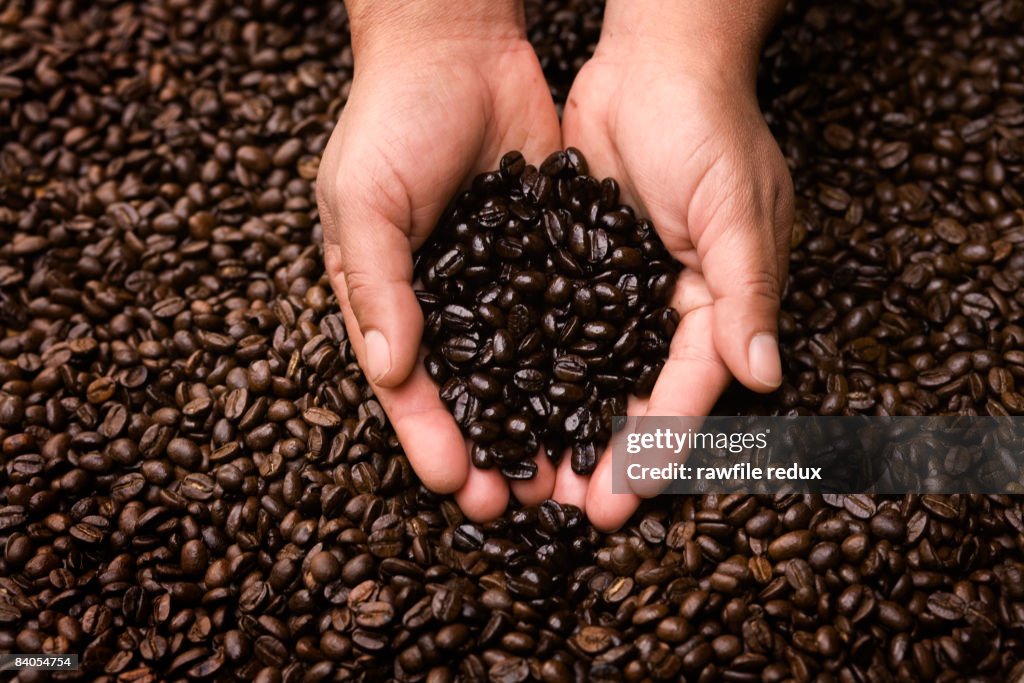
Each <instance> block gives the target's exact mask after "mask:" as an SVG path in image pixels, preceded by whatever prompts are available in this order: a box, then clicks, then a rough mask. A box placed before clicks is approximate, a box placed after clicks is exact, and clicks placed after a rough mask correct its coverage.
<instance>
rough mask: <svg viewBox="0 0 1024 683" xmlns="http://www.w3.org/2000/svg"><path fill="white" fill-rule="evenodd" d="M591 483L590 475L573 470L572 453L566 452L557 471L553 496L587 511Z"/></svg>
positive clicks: (558, 500)
mask: <svg viewBox="0 0 1024 683" xmlns="http://www.w3.org/2000/svg"><path fill="white" fill-rule="evenodd" d="M589 485H590V477H589V476H588V475H584V474H576V473H575V472H573V471H572V455H571V453H569V452H567V453H565V454H564V455H563V456H562V460H561V461H560V462H559V463H558V469H557V471H556V473H555V488H554V490H553V491H552V492H551V497H552V498H554V499H555V501H557V502H558V503H561V504H562V505H575V506H576V507H578V508H579V509H580V510H583V511H584V512H585V511H586V510H585V508H586V504H587V487H588V486H589Z"/></svg>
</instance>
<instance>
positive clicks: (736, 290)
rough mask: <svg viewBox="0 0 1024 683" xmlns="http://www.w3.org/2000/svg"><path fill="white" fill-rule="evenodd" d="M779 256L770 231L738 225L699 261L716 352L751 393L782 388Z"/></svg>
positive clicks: (767, 227) (724, 235)
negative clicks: (711, 314) (711, 310)
mask: <svg viewBox="0 0 1024 683" xmlns="http://www.w3.org/2000/svg"><path fill="white" fill-rule="evenodd" d="M777 252H778V247H777V244H776V241H775V235H774V231H773V227H772V226H770V225H768V226H752V227H750V228H744V227H743V226H739V225H736V226H734V227H733V228H731V229H729V230H726V231H723V233H722V234H720V235H718V236H716V241H715V243H714V245H713V246H712V247H711V248H710V249H708V251H707V252H706V253H705V254H704V255H703V257H702V259H701V267H702V270H703V273H704V276H705V278H706V280H707V283H708V288H709V290H710V292H711V295H712V296H713V297H714V320H713V326H712V329H713V334H714V342H715V348H716V349H717V350H718V353H719V354H720V355H721V357H722V359H723V360H724V361H725V364H726V365H727V366H728V368H729V369H730V370H731V371H732V373H733V374H734V375H735V376H736V378H737V379H738V380H740V381H741V382H742V383H743V384H745V385H746V386H748V387H750V388H751V389H754V390H755V391H763V392H764V391H772V390H774V389H777V388H778V387H779V385H781V384H782V363H781V361H780V359H779V345H778V316H779V297H780V294H781V291H780V290H781V287H780V282H779V265H778V263H779V262H778V253H777Z"/></svg>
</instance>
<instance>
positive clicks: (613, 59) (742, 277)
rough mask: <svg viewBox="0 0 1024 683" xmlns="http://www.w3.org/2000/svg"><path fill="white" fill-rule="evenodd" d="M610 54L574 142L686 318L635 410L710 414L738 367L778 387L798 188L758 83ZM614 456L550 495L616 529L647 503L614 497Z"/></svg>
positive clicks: (581, 100)
mask: <svg viewBox="0 0 1024 683" xmlns="http://www.w3.org/2000/svg"><path fill="white" fill-rule="evenodd" d="M607 21H608V19H607V18H606V22H607ZM606 26H607V24H606ZM604 42H605V38H604V37H602V43H604ZM612 44H613V45H615V43H614V41H613V43H612ZM605 47H606V46H605V45H601V46H599V47H598V51H597V54H596V55H595V57H594V58H593V59H592V60H591V61H590V62H589V63H588V64H586V65H585V66H584V68H583V70H582V71H581V72H580V74H579V75H578V77H577V79H576V82H575V83H574V85H573V88H572V90H571V92H570V95H569V100H568V103H567V105H566V109H565V114H564V126H563V132H564V142H565V144H566V145H567V146H575V147H578V148H580V149H581V150H583V151H584V152H585V153H586V155H587V158H588V160H589V162H590V167H591V172H592V173H595V174H600V175H603V176H612V177H615V178H617V179H619V181H620V183H621V186H622V192H623V196H624V197H626V198H627V200H628V201H631V202H633V203H635V205H637V207H638V209H639V210H640V212H641V213H642V214H643V215H646V216H648V217H650V219H651V220H652V222H653V223H654V225H655V228H656V229H657V231H658V234H659V235H660V236H661V238H662V240H663V241H664V243H665V246H666V247H667V248H668V250H669V251H670V252H671V253H672V254H673V256H675V257H676V258H677V259H678V260H679V261H680V262H682V263H683V265H684V266H685V268H686V270H684V271H683V273H682V274H681V276H680V278H679V281H678V283H677V287H676V290H675V294H674V299H673V305H674V306H675V307H676V308H677V309H678V310H679V313H680V316H681V318H682V320H681V323H680V325H679V328H678V330H677V332H676V334H675V337H674V338H673V340H672V344H671V348H670V352H669V359H668V361H667V362H666V364H665V367H664V369H663V370H662V372H661V375H660V377H659V379H658V382H657V383H656V385H655V387H654V390H653V393H652V395H651V397H650V399H649V400H647V401H633V402H632V403H631V405H630V409H629V414H631V415H643V414H647V415H692V416H699V415H706V414H708V412H710V410H711V409H712V407H713V406H714V404H715V402H716V400H717V399H718V397H719V396H720V395H721V393H722V392H723V391H724V390H725V388H726V387H727V386H728V383H729V381H730V371H731V373H732V375H735V376H736V378H738V379H739V380H740V381H741V382H742V383H743V384H745V385H746V386H748V387H750V388H751V389H754V390H757V391H771V390H773V389H775V388H777V387H778V386H779V385H780V383H781V381H782V373H781V366H780V361H779V354H778V344H777V316H778V311H779V300H780V295H781V291H782V288H783V284H784V283H785V281H786V267H787V257H788V248H789V240H790V231H791V228H792V222H793V201H792V195H793V189H792V182H791V180H790V177H789V173H788V169H787V167H786V164H785V161H784V159H783V157H782V154H781V153H780V151H779V149H778V146H777V145H776V144H775V141H774V139H773V138H772V136H771V133H770V132H769V130H768V128H767V126H766V125H765V122H764V119H763V118H762V116H761V112H760V109H759V108H758V104H757V100H756V97H755V94H754V88H753V87H752V81H753V79H752V77H751V78H750V79H749V81H748V79H747V78H745V77H742V75H740V76H737V75H736V74H733V75H732V77H731V78H730V77H729V75H728V74H723V72H722V71H721V70H715V69H708V68H706V67H707V65H706V63H698V62H697V61H691V58H690V57H689V56H684V55H683V53H682V52H680V53H678V54H679V56H678V57H677V58H676V57H675V55H673V54H672V53H671V50H662V49H660V48H661V47H663V46H659V49H658V50H656V51H652V52H649V53H645V52H644V51H642V50H639V49H630V50H619V49H617V48H616V47H608V48H607V49H603V48H605ZM634 47H635V46H634ZM666 52H668V54H666ZM699 59H703V57H700V58H699ZM755 64H756V59H755ZM737 81H739V86H737ZM748 83H749V85H748ZM608 455H609V454H608V453H605V454H604V457H602V459H601V461H600V462H599V464H598V467H597V470H596V471H595V473H594V474H593V475H592V476H591V477H590V478H589V480H588V479H587V478H584V477H579V476H578V475H575V474H574V473H573V472H572V470H571V469H570V468H568V467H560V468H559V470H558V473H557V481H556V485H555V492H554V495H555V498H556V499H557V500H559V501H562V502H570V503H573V504H576V505H580V506H581V507H584V509H585V510H586V512H587V514H588V516H589V517H590V519H591V521H592V522H593V523H594V525H595V526H597V527H599V528H602V529H615V528H618V527H619V526H621V525H622V524H623V523H624V522H625V521H626V520H627V519H628V518H629V516H630V515H631V514H632V513H633V511H634V510H635V509H636V507H637V506H638V505H639V497H638V496H637V495H635V494H613V493H612V484H611V473H612V470H611V458H610V457H608ZM645 495H646V494H645Z"/></svg>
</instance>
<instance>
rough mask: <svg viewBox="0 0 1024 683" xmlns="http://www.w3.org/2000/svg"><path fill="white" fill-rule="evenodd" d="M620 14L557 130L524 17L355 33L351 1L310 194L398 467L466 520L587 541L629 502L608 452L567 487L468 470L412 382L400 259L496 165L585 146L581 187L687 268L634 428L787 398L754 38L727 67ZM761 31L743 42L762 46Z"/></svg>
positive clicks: (451, 428)
mask: <svg viewBox="0 0 1024 683" xmlns="http://www.w3.org/2000/svg"><path fill="white" fill-rule="evenodd" d="M623 1H624V2H632V1H633V0H623ZM613 2H614V0H610V2H609V5H608V8H607V9H606V14H605V24H604V27H603V31H602V38H601V41H600V43H599V44H598V47H597V50H596V53H595V55H594V57H593V58H592V59H591V60H590V61H589V62H587V64H586V65H585V66H584V67H583V69H582V70H581V71H580V73H579V74H578V76H577V78H576V80H575V82H574V84H573V86H572V89H571V92H570V95H569V98H568V102H567V104H566V106H565V110H564V114H563V120H562V121H561V124H560V122H559V119H558V115H557V113H556V110H555V106H554V104H553V102H552V99H551V95H550V93H549V90H548V87H547V84H546V82H545V79H544V75H543V73H542V71H541V67H540V64H539V63H538V60H537V57H536V55H535V53H534V51H533V48H532V47H531V45H530V44H529V42H527V40H526V38H525V33H524V29H523V21H522V16H521V8H520V9H514V10H512V12H511V13H510V14H509V15H508V18H507V20H502V19H501V17H500V16H499V17H495V16H494V14H493V13H494V10H493V7H494V5H492V6H491V7H490V8H488V9H486V10H481V11H486V12H488V13H490V14H487V15H484V14H480V15H477V16H473V15H472V10H470V9H465V10H464V11H465V12H466V13H467V14H468V15H469V16H468V18H467V17H446V16H443V15H444V13H443V12H442V13H441V14H442V16H439V17H433V18H431V19H430V20H426V19H425V17H426V16H427V15H421V16H420V17H419V20H418V21H417V22H415V24H414V25H413V24H409V23H407V24H404V25H403V17H402V16H401V14H402V12H401V11H397V12H392V13H388V12H383V13H381V12H380V11H379V10H377V11H376V12H373V11H370V10H367V14H365V15H362V16H361V15H360V13H359V8H358V7H354V6H353V5H358V3H355V2H352V3H350V7H349V14H350V21H351V23H352V39H353V51H354V56H355V75H354V79H353V83H352V88H351V92H350V95H349V98H348V102H347V104H346V106H345V109H344V111H343V113H342V115H341V118H340V121H339V123H338V126H337V128H336V129H335V131H334V133H333V135H332V137H331V139H330V142H329V144H328V146H327V149H326V150H325V152H324V155H323V160H322V162H321V165H320V171H319V177H318V179H317V195H318V203H319V209H320V218H321V222H322V226H323V235H324V258H325V262H326V263H325V265H326V268H327V272H328V274H329V276H330V280H331V284H332V286H333V288H334V290H335V292H336V293H337V296H338V300H339V303H340V305H341V308H342V311H343V313H344V317H345V321H346V325H347V328H348V333H349V337H350V340H351V343H352V345H353V348H354V350H355V353H356V356H357V358H358V360H359V363H360V365H361V367H362V368H363V370H364V372H365V375H366V377H367V379H368V380H369V381H370V382H371V384H372V387H373V390H374V392H375V393H376V395H377V397H378V399H379V400H380V402H381V405H382V406H383V407H384V410H385V411H386V412H387V414H388V416H389V418H390V420H391V423H392V425H393V426H394V429H395V431H396V433H397V435H398V438H399V440H400V442H401V443H402V445H403V447H404V449H405V452H406V455H407V457H408V459H409V462H410V464H411V465H412V467H413V469H414V470H415V471H416V473H417V475H418V476H419V478H420V479H421V480H422V482H423V484H424V485H425V486H426V487H427V488H429V489H431V490H433V491H436V492H439V493H454V497H455V500H456V501H457V502H458V504H459V506H460V507H461V508H462V510H463V512H464V513H465V515H466V516H467V517H469V518H470V519H472V520H475V521H486V520H489V519H492V518H494V517H497V516H498V515H500V514H501V513H502V512H503V511H504V510H505V508H506V506H507V504H508V502H509V497H510V495H513V496H515V497H516V498H517V499H518V500H519V501H520V502H522V503H523V504H526V505H530V504H535V503H538V502H540V501H542V500H545V499H547V498H554V499H555V500H557V501H559V502H561V503H569V504H573V505H577V506H579V507H580V508H582V509H583V510H584V511H585V512H586V514H587V515H588V517H589V518H590V520H591V522H592V523H593V524H594V525H595V526H596V527H598V528H600V529H614V528H618V527H619V526H621V525H622V524H623V523H624V522H625V521H626V520H627V519H628V518H629V516H630V515H631V514H632V513H633V511H634V510H635V509H636V507H637V506H638V505H639V502H640V497H639V496H638V495H636V494H624V493H619V494H615V493H613V492H612V482H611V458H610V457H609V454H608V453H605V454H604V456H603V457H602V458H601V460H600V462H599V463H598V466H597V469H596V471H595V472H594V474H593V475H590V476H581V475H578V474H576V473H574V472H573V471H572V469H571V467H570V462H569V461H570V458H563V459H562V461H561V464H560V465H558V466H557V467H555V466H553V465H552V464H551V463H550V462H549V461H548V460H547V458H546V457H544V456H541V455H538V458H537V462H538V466H539V470H538V474H537V476H536V477H535V478H534V479H531V480H525V481H514V482H508V481H506V480H505V479H504V478H503V477H502V476H501V474H500V473H499V472H498V471H497V470H480V469H477V468H475V467H472V466H471V465H470V458H469V449H468V446H467V442H466V440H465V438H464V437H463V435H462V434H461V433H460V431H459V428H458V426H457V425H456V423H455V421H454V419H453V418H452V416H451V414H450V413H449V412H448V410H447V409H446V408H445V406H444V404H443V403H442V402H441V399H440V398H439V396H438V388H437V386H436V385H435V384H434V383H433V382H432V381H431V379H430V378H429V377H428V375H427V373H426V371H425V369H424V367H423V363H422V355H421V350H420V341H421V335H422V331H423V315H422V312H421V310H420V306H419V303H418V301H417V299H416V297H415V295H414V293H413V288H412V277H413V260H412V254H413V252H414V251H415V250H416V249H418V248H419V247H420V246H421V245H422V244H423V243H424V241H426V240H427V238H428V237H429V235H430V232H431V230H432V229H433V228H434V226H435V225H436V223H437V221H438V219H439V217H440V215H441V213H442V211H443V210H444V209H445V207H446V204H447V202H448V201H449V200H450V199H451V198H452V197H453V196H454V195H455V194H456V193H457V192H458V191H459V190H460V189H462V188H464V187H465V185H466V184H467V182H468V181H469V180H470V179H472V178H473V177H474V176H475V175H476V174H478V173H481V172H484V171H488V170H493V169H495V168H497V164H498V160H499V159H500V157H501V156H502V154H504V153H505V152H507V151H509V150H514V149H517V150H520V151H522V152H523V153H524V155H525V156H526V158H527V161H528V162H530V163H534V164H539V163H540V161H541V160H543V159H544V157H546V156H547V155H548V154H549V153H550V152H552V151H555V150H558V149H563V148H565V147H567V146H573V147H577V148H579V149H580V150H582V152H583V153H584V154H585V155H586V157H587V160H588V162H589V166H590V173H591V174H592V175H595V176H597V177H598V178H601V177H606V176H610V177H613V178H615V179H617V180H618V181H619V183H620V185H621V188H622V197H623V201H625V202H627V203H629V204H631V205H633V206H634V207H636V209H637V211H638V213H640V214H641V215H645V216H647V217H649V218H650V219H651V220H652V222H653V223H654V225H655V227H656V229H657V231H658V234H659V235H660V236H661V238H662V240H663V241H664V243H665V246H666V247H667V248H668V250H669V251H670V253H671V254H672V255H673V256H674V257H675V258H676V259H678V260H679V261H680V262H681V263H682V264H683V265H684V267H685V269H684V270H683V271H682V273H681V275H680V277H679V280H678V283H677V286H676V289H675V292H674V295H673V301H672V305H673V306H674V307H675V308H677V309H678V311H679V313H680V316H681V324H680V325H679V327H678V330H677V332H676V334H675V336H674V338H673V340H672V343H671V346H670V352H669V358H668V360H667V362H666V363H665V366H664V369H663V370H662V372H661V375H660V377H659V379H658V381H657V384H656V385H655V387H654V390H653V393H652V394H651V396H650V397H649V398H646V399H640V398H637V397H632V398H631V399H630V401H629V405H628V413H629V414H630V415H645V414H646V415H687V416H699V415H706V414H707V413H708V412H709V411H710V410H711V409H712V407H713V405H714V403H715V402H716V400H717V399H718V397H719V396H720V395H721V393H722V392H723V391H724V390H725V388H726V387H727V385H728V384H729V382H730V381H731V378H732V377H733V376H735V377H736V378H737V379H738V380H739V381H741V382H742V383H743V384H744V385H746V386H747V387H749V388H751V389H754V390H756V391H771V390H773V389H775V388H776V387H778V386H779V385H780V383H781V381H782V375H781V367H780V361H779V353H778V344H777V318H778V310H779V300H780V294H781V290H782V287H783V284H784V283H785V277H786V263H787V255H788V247H789V239H790V237H789V236H790V230H791V227H792V212H793V209H792V185H791V181H790V177H789V173H788V170H787V167H786V164H785V161H784V159H783V157H782V155H781V153H780V152H779V149H778V147H777V145H776V143H775V141H774V139H773V138H772V136H771V134H770V132H769V130H768V128H767V126H766V125H765V122H764V119H763V117H762V115H761V112H760V109H759V107H758V104H757V99H756V95H755V86H754V82H755V74H756V64H757V53H758V51H759V49H760V39H763V38H759V37H758V36H757V35H753V36H752V37H751V38H750V40H749V41H748V42H749V43H752V44H753V45H752V46H751V45H747V46H745V47H744V46H738V47H736V48H735V49H708V47H707V46H706V45H701V44H696V45H694V44H690V41H688V40H681V39H668V38H666V39H659V38H658V36H659V35H660V34H659V30H658V27H657V26H656V25H654V26H648V30H647V31H643V30H642V26H643V21H641V20H639V19H638V18H637V17H632V18H630V17H628V16H622V15H625V14H627V13H628V12H629V9H628V8H627V9H621V10H616V7H615V6H614V5H613ZM410 4H415V3H410ZM471 4H472V3H470V5H471ZM485 4H486V3H485ZM498 4H500V3H498ZM726 4H731V3H726ZM741 4H742V3H741ZM617 14H618V15H620V16H616V15H617ZM616 21H618V22H619V23H618V24H616V23H615V22H616ZM757 21H758V19H756V18H755V19H752V20H751V22H750V23H751V24H753V26H752V27H751V28H750V29H749V31H748V33H750V34H756V33H757V32H758V31H762V28H761V26H760V25H759V24H757V23H756V22H757ZM760 21H761V23H762V24H763V23H765V22H766V20H765V19H760ZM360 22H362V25H361V26H360ZM737 30H738V29H737ZM762 32H763V31H762ZM711 38H713V36H712V37H711ZM711 38H709V40H710V39H711ZM694 42H697V41H694ZM751 51H752V52H753V54H752V55H751V54H750V53H751Z"/></svg>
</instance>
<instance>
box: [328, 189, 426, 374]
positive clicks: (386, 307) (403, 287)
mask: <svg viewBox="0 0 1024 683" xmlns="http://www.w3.org/2000/svg"><path fill="white" fill-rule="evenodd" d="M320 213H321V220H322V222H323V224H324V260H325V263H326V265H327V272H328V274H329V276H330V279H331V286H332V287H334V289H335V291H337V292H342V291H344V292H345V293H346V295H347V298H348V301H349V303H350V304H351V307H352V313H353V315H354V316H355V322H356V324H357V325H358V328H359V330H360V332H361V333H362V336H363V357H362V364H363V369H364V371H365V372H366V376H367V378H368V379H369V380H370V381H371V382H373V383H374V384H377V385H380V386H383V387H395V386H398V385H399V384H401V383H402V382H404V381H405V380H406V378H408V376H409V374H410V373H411V372H412V370H413V367H414V366H415V365H416V360H417V357H418V353H419V345H420V336H421V335H422V334H423V313H422V311H421V310H420V306H419V302H418V300H417V299H416V295H415V294H414V293H413V290H412V273H413V263H412V249H411V246H410V244H409V239H408V238H407V237H406V235H405V233H404V232H402V231H401V230H400V229H399V228H398V227H396V226H395V225H393V224H391V223H390V222H388V221H386V220H384V219H382V218H380V217H376V216H366V217H364V218H362V219H357V220H352V221H351V222H349V219H347V218H346V221H345V223H346V224H345V225H339V224H337V223H336V222H335V214H334V213H333V212H332V211H331V210H330V208H329V206H328V202H325V201H321V202H320ZM350 322H351V321H350Z"/></svg>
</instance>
